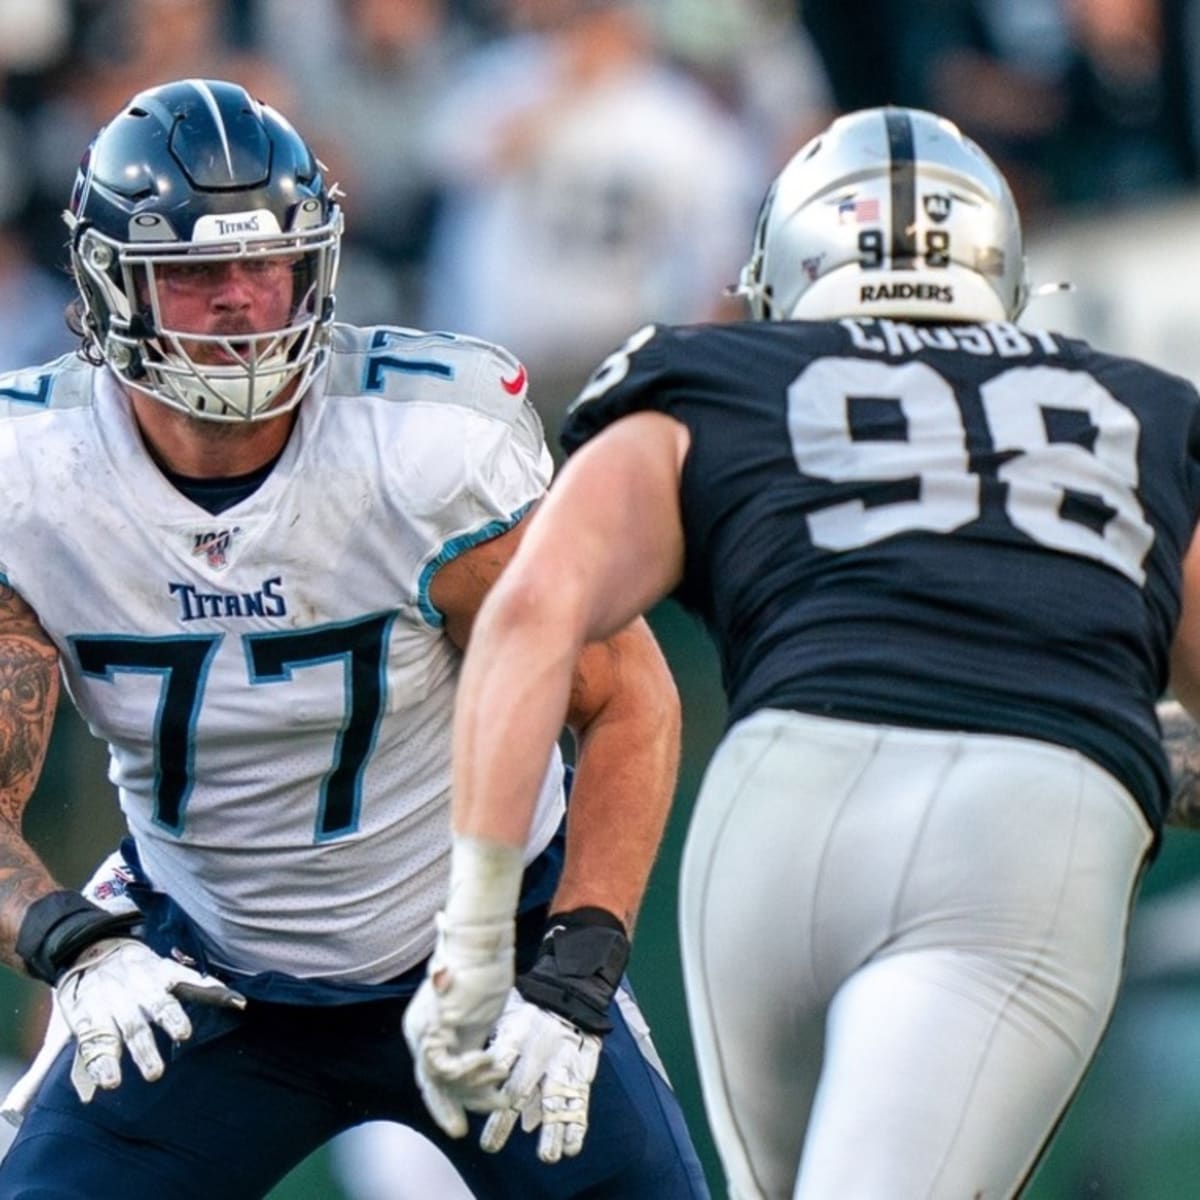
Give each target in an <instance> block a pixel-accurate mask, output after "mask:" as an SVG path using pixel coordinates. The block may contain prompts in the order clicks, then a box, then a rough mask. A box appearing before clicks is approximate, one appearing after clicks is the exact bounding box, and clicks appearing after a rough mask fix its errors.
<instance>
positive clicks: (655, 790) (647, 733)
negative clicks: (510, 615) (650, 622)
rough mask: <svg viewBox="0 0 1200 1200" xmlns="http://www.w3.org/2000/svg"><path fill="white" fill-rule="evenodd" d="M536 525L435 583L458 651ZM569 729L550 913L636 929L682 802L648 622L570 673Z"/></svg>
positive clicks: (672, 722)
mask: <svg viewBox="0 0 1200 1200" xmlns="http://www.w3.org/2000/svg"><path fill="white" fill-rule="evenodd" d="M528 520H529V518H527V519H526V521H523V522H522V523H521V524H520V525H518V526H517V527H516V528H514V529H512V530H510V531H509V532H507V533H505V534H503V535H501V536H500V537H497V538H494V539H492V540H490V541H488V542H484V543H481V544H480V545H479V546H476V547H474V548H472V549H471V550H468V551H467V552H466V553H465V554H463V555H461V556H460V557H459V558H457V559H455V560H453V561H452V562H450V563H448V564H447V565H446V566H445V567H443V568H442V569H441V570H440V571H439V572H438V573H437V575H436V576H435V577H434V583H433V586H432V588H431V598H432V599H433V601H434V603H435V604H436V605H437V606H438V608H439V610H440V611H441V612H442V614H443V615H444V617H445V620H446V631H447V633H448V634H449V635H450V637H451V639H452V640H453V641H454V642H455V644H456V645H458V646H459V647H465V646H466V644H467V641H468V638H469V636H470V631H471V628H472V626H473V624H474V619H475V615H476V613H477V612H478V610H479V607H480V605H481V604H482V603H483V599H484V597H485V595H486V594H487V593H488V591H489V590H490V589H491V587H492V585H493V584H494V583H495V581H496V579H497V578H498V577H499V575H500V573H501V570H502V569H503V568H504V566H505V565H506V564H507V563H508V561H509V560H510V559H511V558H512V556H513V554H514V553H515V551H516V548H517V545H518V544H519V542H520V540H521V538H522V536H523V535H524V532H525V528H526V525H527V522H528ZM566 724H567V726H568V727H569V728H570V730H571V732H572V733H573V735H574V737H575V742H576V751H577V752H576V758H575V768H576V769H575V781H574V785H573V787H572V791H571V809H570V817H569V821H568V836H567V848H566V861H565V863H564V867H563V875H562V879H561V881H560V884H559V888H558V891H557V893H556V895H555V897H554V900H553V903H552V908H553V910H554V911H560V912H564V911H569V910H571V909H576V908H581V907H585V906H588V907H597V908H603V909H606V910H607V911H609V912H611V913H613V914H614V915H616V916H617V917H619V918H620V919H621V921H622V923H623V924H624V926H625V928H626V930H627V931H632V929H633V925H634V921H635V919H636V916H637V910H638V906H639V904H640V902H641V899H642V895H643V893H644V892H645V889H646V884H647V882H648V878H649V874H650V870H651V867H652V866H653V863H654V859H655V856H656V853H657V850H658V846H659V843H660V841H661V839H662V833H663V827H664V825H665V823H666V819H667V814H668V812H669V809H670V805H671V800H672V797H673V795H674V790H675V781H676V773H677V770H678V765H679V746H680V713H679V698H678V695H677V693H676V690H675V684H674V680H673V679H672V677H671V673H670V670H669V668H668V666H667V663H666V660H665V659H664V658H663V655H662V652H661V651H660V649H659V647H658V644H657V642H655V640H654V637H653V635H652V634H651V632H650V629H649V627H648V626H647V625H646V623H645V621H643V620H641V619H638V620H635V621H634V622H633V623H632V624H630V625H628V626H626V627H625V628H624V629H621V630H619V631H618V632H617V633H615V634H613V635H612V636H611V637H609V638H607V639H606V640H605V641H602V642H595V643H592V644H590V645H587V646H584V648H583V650H582V652H581V653H580V654H579V656H578V658H577V660H576V661H575V668H574V671H573V672H572V673H571V682H570V693H569V699H568V704H567V712H566ZM541 761H542V762H543V763H544V762H545V759H544V758H542V760H541ZM531 769H533V770H534V771H535V773H537V772H539V771H540V769H541V768H538V767H537V764H536V763H533V764H532V765H531Z"/></svg>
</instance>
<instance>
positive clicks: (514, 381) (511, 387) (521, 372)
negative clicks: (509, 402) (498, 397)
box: [500, 364, 525, 396]
mask: <svg viewBox="0 0 1200 1200" xmlns="http://www.w3.org/2000/svg"><path fill="white" fill-rule="evenodd" d="M500 386H501V387H502V388H503V389H504V390H505V391H506V392H507V393H508V394H509V395H510V396H519V395H520V394H521V389H522V388H523V387H524V386H525V368H524V366H523V365H520V364H518V366H517V373H516V374H515V375H514V376H513V377H512V378H511V379H505V378H504V377H503V376H501V377H500Z"/></svg>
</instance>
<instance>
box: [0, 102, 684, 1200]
mask: <svg viewBox="0 0 1200 1200" xmlns="http://www.w3.org/2000/svg"><path fill="white" fill-rule="evenodd" d="M66 219H67V222H68V225H69V227H70V230H71V257H72V266H73V271H74V276H75V280H76V283H77V285H78V288H79V294H80V295H79V304H78V307H77V311H76V317H77V322H78V327H79V332H80V333H81V334H82V338H83V349H82V353H81V355H80V356H79V357H66V358H63V359H60V360H58V361H56V362H53V363H50V364H47V365H46V366H43V367H38V368H32V369H30V370H28V371H25V372H19V373H17V374H15V375H12V376H9V377H7V378H6V379H4V380H3V381H2V383H0V397H2V398H3V402H6V403H7V406H8V407H9V408H10V410H13V411H24V412H25V413H26V414H27V415H25V416H23V417H22V418H21V419H19V420H9V421H3V422H0V506H2V507H3V510H4V512H5V513H6V521H5V536H4V541H3V548H2V549H0V957H3V959H4V960H5V962H7V963H8V965H10V966H12V967H15V968H18V969H21V970H25V971H27V972H29V973H30V974H31V975H33V976H35V977H36V978H38V979H42V980H45V981H46V982H47V983H49V984H51V985H53V986H54V989H55V998H56V1008H57V1012H58V1015H59V1018H60V1021H61V1022H62V1023H65V1026H66V1030H67V1031H68V1033H69V1044H68V1045H66V1046H65V1047H64V1048H63V1049H62V1051H61V1053H59V1054H58V1055H57V1057H56V1058H55V1059H54V1061H53V1065H52V1066H51V1067H50V1069H49V1071H48V1073H47V1074H46V1077H45V1079H44V1080H43V1081H41V1082H40V1085H39V1086H37V1087H36V1090H35V1093H34V1094H33V1096H32V1098H30V1096H29V1095H28V1094H24V1093H23V1094H22V1095H21V1096H20V1097H19V1103H17V1102H14V1103H13V1104H12V1107H13V1108H14V1109H20V1110H22V1111H23V1112H24V1114H25V1115H24V1120H23V1123H22V1125H21V1129H20V1132H19V1134H18V1136H17V1138H16V1141H15V1142H14V1144H13V1146H12V1148H11V1149H10V1150H9V1152H8V1154H7V1155H6V1157H5V1159H4V1161H3V1163H2V1164H0V1194H3V1195H4V1196H6V1197H20V1196H25V1195H34V1194H36V1195H37V1196H39V1197H44V1198H46V1200H50V1198H52V1197H61V1198H64V1200H65V1198H66V1197H78V1196H81V1195H87V1196H90V1197H97V1198H100V1197H112V1198H114V1200H115V1198H116V1197H127V1196H131V1195H134V1196H171V1197H173V1198H176V1197H187V1196H195V1197H206V1198H207V1197H211V1196H223V1197H240V1198H245V1200H250V1198H251V1197H260V1196H263V1195H264V1194H266V1193H267V1192H268V1191H270V1189H271V1188H272V1187H273V1186H274V1184H275V1183H276V1182H277V1181H278V1180H279V1179H280V1178H282V1177H283V1176H284V1175H285V1174H286V1173H287V1172H288V1171H289V1170H290V1169H291V1167H292V1166H294V1165H295V1164H296V1163H297V1162H299V1161H300V1160H301V1159H303V1158H304V1157H305V1156H306V1155H308V1154H309V1153H310V1152H311V1151H312V1150H314V1149H315V1148H316V1147H318V1146H320V1145H321V1144H323V1143H324V1142H325V1141H327V1140H328V1139H329V1138H331V1137H333V1136H334V1135H335V1134H337V1133H338V1132H339V1131H341V1130H343V1129H345V1128H348V1127H350V1126H353V1125H356V1124H359V1123H361V1122H364V1121H368V1120H390V1121H396V1122H400V1123H404V1124H408V1125H411V1126H412V1127H413V1128H415V1129H417V1130H418V1131H419V1132H421V1133H423V1134H425V1135H426V1136H427V1137H429V1138H430V1139H431V1140H433V1141H434V1142H435V1143H436V1144H437V1145H439V1146H440V1147H441V1148H442V1149H443V1150H444V1151H445V1153H446V1154H447V1155H448V1156H449V1157H450V1158H451V1160H452V1161H453V1162H454V1165H455V1166H456V1167H457V1169H458V1171H459V1172H460V1174H461V1175H462V1177H463V1179H465V1180H466V1182H467V1184H468V1186H469V1187H470V1188H471V1189H472V1191H473V1192H474V1193H475V1194H476V1195H477V1196H479V1197H483V1198H486V1197H493V1196H494V1197H508V1196H511V1197H514V1198H516V1197H520V1198H521V1200H528V1198H529V1197H547V1198H549V1197H570V1196H577V1195H583V1194H587V1195H588V1196H601V1195H603V1196H609V1197H612V1198H613V1200H616V1198H617V1197H620V1198H621V1200H627V1198H629V1197H639V1196H644V1197H645V1198H646V1200H651V1198H653V1200H663V1198H664V1197H672V1198H673V1197H681V1198H682V1197H688V1198H692V1197H703V1196H706V1195H707V1192H706V1190H705V1185H704V1181H703V1176H702V1172H701V1170H700V1166H699V1162H698V1160H697V1158H696V1155H695V1152H694V1149H693V1148H692V1145H691V1142H690V1139H689V1137H688V1134H687V1131H686V1129H685V1127H684V1124H683V1120H682V1117H681V1114H680V1110H679V1107H678V1104H677V1102H676V1100H675V1098H674V1096H673V1093H672V1092H671V1090H670V1088H669V1086H668V1085H667V1083H666V1081H665V1078H664V1076H663V1073H662V1070H661V1064H659V1063H658V1062H657V1059H656V1056H655V1055H654V1052H653V1047H652V1045H651V1044H650V1041H649V1036H648V1033H647V1031H646V1029H645V1025H644V1022H643V1021H642V1020H641V1018H640V1015H639V1013H638V1011H637V1009H636V1007H635V1005H634V1003H633V1001H632V998H631V996H630V995H629V993H628V991H627V988H626V986H625V984H624V978H623V977H624V969H625V964H626V959H627V952H628V940H627V939H628V934H629V930H630V927H631V925H632V923H633V920H634V916H635V914H636V910H637V907H638V903H639V901H640V899H641V895H642V891H643V889H644V886H645V883H646V877H647V872H648V869H649V863H650V861H651V859H652V857H653V850H654V847H655V846H656V844H657V841H658V839H659V837H660V835H661V830H662V825H663V821H664V818H665V813H666V809H667V806H668V804H669V798H670V795H671V791H672V787H673V781H674V772H675V768H676V759H677V753H678V741H677V738H678V701H677V697H676V696H675V694H674V689H673V685H672V683H671V680H670V676H669V673H668V672H667V670H666V666H665V663H664V661H663V660H662V657H661V655H660V653H659V651H658V649H657V647H656V645H655V644H654V642H653V639H652V638H651V637H650V635H649V633H648V630H647V629H646V627H645V626H644V624H642V623H640V622H638V623H634V624H632V625H630V627H629V628H627V629H625V630H622V631H621V632H620V633H618V634H616V635H615V636H614V637H612V638H610V639H608V640H607V641H605V642H603V643H601V644H597V645H596V646H594V647H591V648H589V649H588V650H587V651H586V652H584V654H583V655H582V656H580V658H579V662H578V667H577V669H576V670H575V671H574V672H573V682H572V684H571V700H570V703H569V707H570V710H571V714H570V717H569V720H568V724H569V725H570V726H571V727H572V729H573V731H574V732H575V734H576V739H577V746H578V755H577V761H576V765H575V774H574V786H573V788H570V789H569V790H570V795H571V804H570V813H571V822H570V827H569V832H568V830H567V827H566V822H565V817H564V814H565V800H564V793H565V791H566V790H568V789H567V788H565V786H564V781H565V777H566V775H567V772H566V771H565V769H564V767H563V764H562V760H561V758H560V756H559V754H558V751H557V749H556V748H555V749H551V750H549V751H547V752H546V753H544V754H543V755H542V761H541V762H540V763H539V765H538V773H539V775H540V776H541V783H540V785H539V788H538V793H539V795H538V800H537V803H536V805H535V807H536V809H537V813H536V816H535V817H534V818H533V819H532V821H531V822H530V827H529V836H528V838H527V839H526V841H525V844H524V845H523V846H521V847H519V848H513V849H512V850H511V852H509V851H508V850H505V851H504V852H502V853H501V855H500V856H499V858H497V857H496V855H495V854H494V853H493V852H492V850H491V848H490V847H488V846H482V847H481V850H482V857H481V858H480V859H479V860H478V861H477V862H476V866H477V867H479V868H480V869H481V870H483V871H484V872H485V874H486V873H487V872H489V871H490V872H492V873H494V874H496V876H497V877H498V878H501V879H502V881H503V884H504V886H506V887H507V884H508V881H509V879H510V872H509V868H514V869H515V870H516V873H517V876H518V877H519V882H518V884H517V889H516V891H515V892H514V893H512V894H511V895H509V894H508V893H507V892H506V893H505V897H506V900H511V901H512V903H513V904H514V905H515V906H516V907H517V908H519V909H520V911H521V913H522V916H521V919H520V921H519V923H518V928H517V929H516V930H515V931H514V928H513V925H512V922H503V923H500V924H498V925H495V926H478V927H474V928H471V929H468V930H465V931H462V930H461V928H460V932H461V934H462V936H458V935H457V934H456V935H455V937H453V938H449V939H446V938H444V939H442V941H441V943H440V950H439V954H440V958H439V961H438V964H437V968H436V969H437V970H438V971H440V972H443V973H444V977H445V978H446V979H447V980H450V979H461V978H464V977H473V978H489V977H492V976H496V977H503V978H505V979H510V978H511V977H512V976H513V972H514V970H515V971H516V973H517V980H516V986H515V988H513V989H511V990H509V992H508V996H509V1004H508V1013H507V1016H506V1018H505V1020H504V1021H503V1022H502V1023H501V1027H500V1029H499V1031H498V1034H497V1038H498V1040H497V1043H496V1046H495V1047H494V1053H493V1054H492V1055H490V1056H488V1057H487V1058H486V1059H485V1058H482V1057H481V1058H478V1059H476V1060H473V1061H471V1062H469V1063H468V1066H467V1069H466V1070H464V1071H463V1072H462V1073H461V1074H460V1075H459V1076H458V1077H455V1078H448V1077H447V1076H446V1075H445V1074H444V1072H442V1073H439V1071H438V1069H437V1068H438V1067H439V1066H441V1065H443V1064H444V1062H445V1061H446V1060H447V1058H448V1056H454V1057H455V1061H456V1062H459V1063H460V1062H461V1061H462V1059H461V1056H460V1054H459V1052H460V1051H462V1050H463V1049H464V1047H463V1046H460V1045H459V1044H458V1043H456V1042H448V1043H443V1044H441V1045H438V1046H435V1047H432V1048H429V1047H427V1049H428V1051H429V1053H428V1055H427V1057H425V1058H422V1059H420V1060H419V1061H417V1062H416V1063H415V1064H414V1061H413V1059H412V1057H411V1055H410V1053H409V1050H408V1047H407V1045H406V1042H405V1038H404V1036H403V1032H402V1020H403V1017H404V1013H405V1010H406V1009H407V1008H408V1006H409V1001H410V999H411V997H412V995H413V993H414V991H415V989H416V986H417V984H418V982H419V981H420V979H421V978H422V977H423V976H424V974H425V970H426V963H427V960H428V957H429V955H430V952H431V951H432V950H433V948H434V945H435V941H436V921H437V919H438V913H439V910H442V909H445V910H446V911H447V912H448V913H453V912H455V911H457V910H458V909H460V908H461V907H462V906H463V905H464V904H467V905H471V904H473V903H474V892H475V889H476V888H477V887H478V886H479V885H478V882H477V880H476V876H475V874H474V873H473V872H472V873H470V874H464V873H463V872H461V870H460V872H459V874H458V875H456V876H453V877H452V876H451V875H450V873H449V865H450V846H451V837H450V827H449V815H448V814H449V786H450V718H451V712H452V705H453V700H454V694H455V689H456V686H457V680H458V671H459V663H460V658H461V653H462V648H463V647H464V646H465V645H466V642H467V638H468V635H469V633H470V630H471V626H472V622H473V619H474V615H475V612H476V610H477V609H478V607H479V605H480V603H481V601H482V598H483V596H484V595H485V593H486V592H487V590H488V589H489V588H490V586H491V585H492V583H493V581H494V580H495V578H496V576H497V574H498V572H499V571H500V570H501V569H502V567H503V566H504V565H505V563H506V562H507V560H508V558H509V557H510V556H511V554H512V553H513V551H514V548H515V546H516V544H517V542H518V540H519V538H520V537H521V536H522V531H523V528H524V524H523V518H524V516H525V514H527V513H528V512H529V511H530V510H531V508H532V507H533V506H534V505H536V504H537V503H538V501H539V499H540V498H541V496H542V494H543V492H544V491H545V489H546V486H547V483H548V480H549V475H550V458H549V454H548V451H547V449H546V446H545V444H544V442H543V438H542V434H541V429H540V426H539V423H538V421H537V419H536V417H535V416H534V414H533V411H532V409H531V407H530V405H529V402H528V397H527V381H526V376H525V371H524V368H523V367H522V366H521V364H520V363H519V362H517V361H516V360H515V359H514V358H513V357H512V356H511V355H509V354H507V353H506V352H505V351H504V350H502V349H499V348H498V347H495V346H492V345H488V344H484V343H481V342H478V341H475V340H472V339H470V338H465V337H458V336H455V335H453V334H449V333H422V332H417V331H413V330H407V329H400V328H393V327H387V326H380V327H376V328H354V327H349V326H344V325H338V324H335V323H334V321H333V304H334V279H335V275H336V268H337V259H338V249H339V243H340V237H341V229H342V215H341V212H340V209H339V206H338V204H337V203H336V191H335V189H334V188H333V187H331V186H329V185H328V184H327V182H326V180H325V179H324V178H323V175H322V167H321V165H320V164H319V163H318V161H317V160H316V159H315V157H314V156H313V154H312V153H311V151H310V149H309V147H308V146H307V145H306V143H305V142H304V141H303V140H302V138H301V137H300V136H299V135H298V134H297V133H296V132H295V130H294V129H293V128H292V127H291V126H290V125H289V124H288V122H287V121H286V120H285V119H284V118H283V117H282V116H281V115H280V114H279V113H277V112H276V111H274V110H273V109H271V108H269V107H267V106H265V105H262V104H260V103H258V102H257V101H256V100H254V99H253V98H252V97H251V96H249V95H248V94H247V93H246V92H245V91H243V90H242V89H241V88H240V87H238V86H236V85H234V84H230V83H225V82H221V81H205V80H182V81H178V82H174V83H170V84H166V85H163V86H160V87H156V88H153V89H150V90H148V91H146V92H143V93H141V94H139V95H138V96H136V97H134V98H133V99H132V100H131V101H130V102H129V103H128V104H127V105H126V106H125V107H124V108H123V109H122V110H121V111H120V112H119V113H118V114H117V115H116V116H114V117H113V119H112V120H111V121H110V122H109V123H108V124H107V125H106V126H105V127H104V128H103V129H101V131H100V132H99V133H98V134H97V136H96V138H95V139H94V141H93V142H92V145H91V146H90V148H89V150H88V153H87V155H86V156H85V158H84V160H83V163H82V164H81V167H80V171H79V175H78V178H77V181H76V186H75V190H74V193H73V195H72V198H71V202H70V207H69V210H68V212H67V214H66ZM38 409H43V410H45V411H40V412H39V411H36V410H38ZM60 672H61V678H62V681H63V684H64V686H65V688H66V691H67V693H68V694H69V696H70V698H71V699H72V701H73V702H74V703H75V704H76V706H77V707H78V709H79V711H80V712H81V714H82V715H83V717H84V718H85V719H86V720H87V722H88V724H89V725H90V727H91V728H92V730H93V731H94V732H95V733H96V734H98V735H99V736H100V737H102V738H103V739H105V740H106V741H107V743H108V745H109V748H110V778H111V779H112V781H113V783H114V784H115V785H116V788H117V792H118V795H119V800H120V804H121V808H122V810H123V813H124V816H125V818H126V821H127V825H128V830H129V836H128V838H127V839H126V840H125V842H124V843H123V845H122V847H121V850H120V854H119V856H118V857H117V858H116V859H112V860H110V861H109V862H108V863H107V864H106V865H105V867H104V868H103V869H102V871H101V872H100V873H99V874H98V875H97V877H96V878H95V879H93V881H92V882H91V884H90V885H89V887H88V889H87V891H88V895H87V896H86V897H85V895H84V894H83V893H82V892H80V891H75V890H72V889H70V888H66V887H63V886H61V885H60V884H59V883H58V882H57V881H55V880H54V879H52V878H51V877H50V875H49V873H48V872H47V870H46V868H45V866H44V865H43V864H42V863H41V862H40V861H39V859H38V857H37V856H36V854H35V853H34V851H33V850H32V849H31V848H30V847H29V845H28V844H27V843H26V842H25V841H24V839H23V838H22V836H21V816H22V811H23V809H24V806H25V804H26V802H27V800H28V798H29V795H30V793H31V791H32V789H33V787H34V784H35V782H36V780H37V777H38V774H39V771H40V767H41V764H42V760H43V756H44V753H45V749H46V743H47V738H48V735H49V731H50V725H51V719H52V715H53V712H54V707H55V702H56V699H57V696H58V689H59V675H60ZM465 852H467V853H468V854H469V848H468V849H467V850H466V851H465ZM459 1015H460V1016H461V1017H462V1018H463V1019H465V1020H467V1021H470V1014H469V1013H465V1012H464V1013H460V1014H459ZM489 1027H490V1014H489ZM498 1059H503V1061H504V1064H505V1065H504V1066H500V1067H497V1066H496V1065H495V1064H496V1061H497V1060H498ZM514 1063H516V1064H517V1065H516V1069H512V1068H513V1064H514ZM33 1082H36V1081H33ZM31 1090H33V1089H31V1088H26V1089H25V1093H28V1092H29V1091H31ZM589 1094H590V1100H591V1103H590V1104H589V1103H588V1098H589ZM518 1102H519V1105H520V1109H521V1112H522V1114H523V1117H524V1126H525V1129H526V1130H531V1129H536V1130H537V1133H536V1135H535V1136H527V1135H526V1134H525V1133H517V1134H512V1129H513V1125H514V1123H515V1121H514V1119H512V1118H511V1117H510V1111H509V1110H510V1109H511V1107H512V1105H513V1104H516V1103H518ZM502 1103H506V1104H508V1105H509V1109H508V1110H502V1111H500V1112H497V1113H495V1115H493V1116H488V1115H487V1113H488V1111H489V1109H492V1108H495V1106H496V1105H498V1104H502ZM468 1107H470V1108H471V1109H472V1110H473V1111H472V1112H471V1115H470V1116H468ZM589 1122H590V1126H591V1136H590V1137H589V1139H588V1141H587V1144H586V1146H584V1142H583V1133H584V1131H585V1130H586V1129H587V1128H588V1124H589ZM468 1133H469V1134H470V1136H465V1135H467V1134H468ZM510 1134H512V1136H510ZM548 1164H552V1165H548Z"/></svg>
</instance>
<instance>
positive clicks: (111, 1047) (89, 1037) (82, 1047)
mask: <svg viewBox="0 0 1200 1200" xmlns="http://www.w3.org/2000/svg"><path fill="white" fill-rule="evenodd" d="M75 1041H76V1046H75V1053H76V1055H77V1057H78V1061H79V1063H80V1065H81V1066H82V1067H83V1070H84V1072H85V1073H86V1074H87V1077H88V1078H89V1079H90V1080H91V1081H92V1083H93V1084H95V1085H96V1087H98V1088H104V1089H105V1090H106V1091H109V1090H111V1089H112V1088H115V1087H117V1086H119V1085H120V1082H121V1038H120V1036H119V1035H118V1034H117V1032H116V1030H115V1029H107V1028H101V1029H84V1030H83V1031H82V1032H80V1033H76V1035H75Z"/></svg>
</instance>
